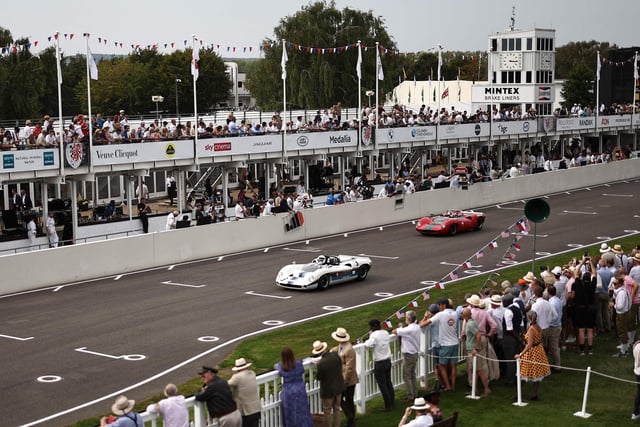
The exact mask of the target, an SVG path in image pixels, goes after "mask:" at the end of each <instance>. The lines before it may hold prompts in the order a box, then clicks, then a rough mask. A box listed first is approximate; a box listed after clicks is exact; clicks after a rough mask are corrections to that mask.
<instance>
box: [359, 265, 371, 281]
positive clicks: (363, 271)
mask: <svg viewBox="0 0 640 427" xmlns="http://www.w3.org/2000/svg"><path fill="white" fill-rule="evenodd" d="M368 275H369V266H368V265H363V266H361V267H360V268H359V269H358V280H364V279H366V278H367V276H368Z"/></svg>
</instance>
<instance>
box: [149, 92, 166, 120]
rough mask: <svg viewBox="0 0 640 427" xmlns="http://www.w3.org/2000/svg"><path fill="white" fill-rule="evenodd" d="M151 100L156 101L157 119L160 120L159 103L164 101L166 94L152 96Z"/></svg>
mask: <svg viewBox="0 0 640 427" xmlns="http://www.w3.org/2000/svg"><path fill="white" fill-rule="evenodd" d="M151 101H152V102H155V103H156V120H159V118H160V116H159V111H160V110H159V108H158V103H160V102H164V96H161V95H153V96H152V97H151Z"/></svg>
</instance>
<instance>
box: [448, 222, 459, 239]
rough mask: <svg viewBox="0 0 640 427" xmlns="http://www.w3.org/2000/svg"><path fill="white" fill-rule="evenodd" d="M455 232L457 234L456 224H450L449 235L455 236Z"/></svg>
mask: <svg viewBox="0 0 640 427" xmlns="http://www.w3.org/2000/svg"><path fill="white" fill-rule="evenodd" d="M457 232H458V224H451V227H449V235H450V236H455V235H456V233H457Z"/></svg>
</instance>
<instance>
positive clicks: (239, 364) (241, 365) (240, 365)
mask: <svg viewBox="0 0 640 427" xmlns="http://www.w3.org/2000/svg"><path fill="white" fill-rule="evenodd" d="M249 366H251V363H247V361H246V360H244V357H241V358H240V359H236V366H234V367H233V368H231V370H232V371H233V372H238V371H242V370H243V369H247V368H248V367H249Z"/></svg>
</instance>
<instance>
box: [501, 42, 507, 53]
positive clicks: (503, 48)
mask: <svg viewBox="0 0 640 427" xmlns="http://www.w3.org/2000/svg"><path fill="white" fill-rule="evenodd" d="M502 50H503V51H506V50H507V39H502Z"/></svg>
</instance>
